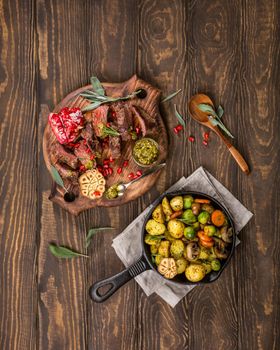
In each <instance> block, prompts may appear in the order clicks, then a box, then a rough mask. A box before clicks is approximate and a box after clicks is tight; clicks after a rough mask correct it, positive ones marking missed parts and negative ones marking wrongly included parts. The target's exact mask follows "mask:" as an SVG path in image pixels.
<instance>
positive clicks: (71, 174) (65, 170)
mask: <svg viewBox="0 0 280 350" xmlns="http://www.w3.org/2000/svg"><path fill="white" fill-rule="evenodd" d="M51 162H52V164H53V166H54V167H55V168H56V169H57V171H58V172H59V174H60V176H61V177H62V179H63V180H70V181H73V182H75V181H78V176H79V172H78V170H73V169H71V168H70V167H68V166H67V165H66V164H61V163H59V161H58V160H57V159H56V158H55V156H54V155H53V154H52V155H51ZM65 187H66V186H65Z"/></svg>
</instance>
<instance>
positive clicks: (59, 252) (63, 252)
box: [49, 244, 88, 259]
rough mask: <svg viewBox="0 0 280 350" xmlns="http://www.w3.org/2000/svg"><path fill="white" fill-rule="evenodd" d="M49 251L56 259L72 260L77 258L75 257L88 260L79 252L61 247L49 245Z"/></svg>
mask: <svg viewBox="0 0 280 350" xmlns="http://www.w3.org/2000/svg"><path fill="white" fill-rule="evenodd" d="M49 249H50V251H51V253H52V254H53V255H54V256H56V257H57V258H63V259H72V258H77V257H80V256H82V257H84V258H88V256H87V255H84V254H82V253H79V252H75V251H74V250H72V249H69V248H66V247H63V246H58V245H55V244H50V245H49Z"/></svg>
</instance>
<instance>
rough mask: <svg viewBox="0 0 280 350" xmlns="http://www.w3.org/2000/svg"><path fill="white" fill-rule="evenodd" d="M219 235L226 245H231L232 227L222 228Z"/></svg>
mask: <svg viewBox="0 0 280 350" xmlns="http://www.w3.org/2000/svg"><path fill="white" fill-rule="evenodd" d="M221 235H222V240H223V241H225V242H226V243H232V235H233V229H232V227H230V228H229V229H228V228H227V227H226V226H224V227H222V229H221Z"/></svg>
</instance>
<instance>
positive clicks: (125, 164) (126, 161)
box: [123, 160, 129, 168]
mask: <svg viewBox="0 0 280 350" xmlns="http://www.w3.org/2000/svg"><path fill="white" fill-rule="evenodd" d="M128 163H129V161H128V160H125V161H124V162H123V167H124V168H126V167H127V166H128Z"/></svg>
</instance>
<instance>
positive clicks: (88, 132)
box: [81, 123, 93, 141]
mask: <svg viewBox="0 0 280 350" xmlns="http://www.w3.org/2000/svg"><path fill="white" fill-rule="evenodd" d="M81 136H82V138H83V139H85V140H87V141H88V140H91V139H92V137H93V129H92V126H91V124H90V123H86V126H85V128H84V129H83V130H82V132H81Z"/></svg>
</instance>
